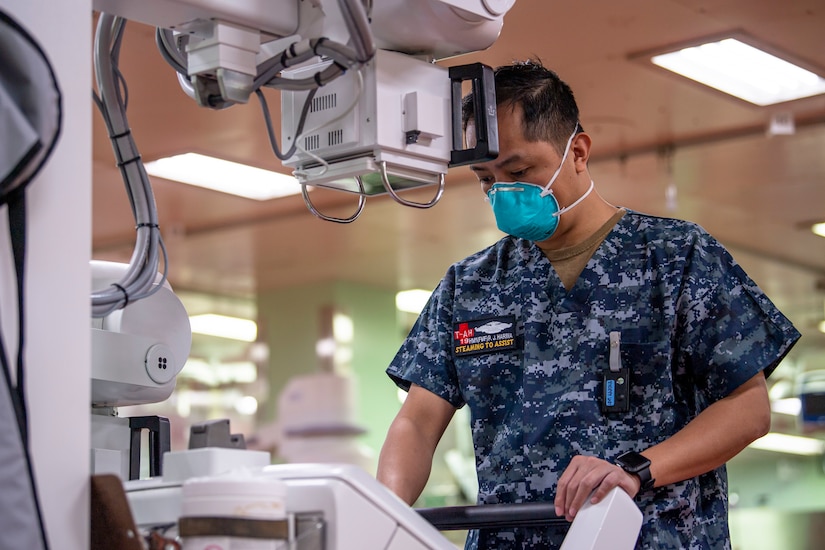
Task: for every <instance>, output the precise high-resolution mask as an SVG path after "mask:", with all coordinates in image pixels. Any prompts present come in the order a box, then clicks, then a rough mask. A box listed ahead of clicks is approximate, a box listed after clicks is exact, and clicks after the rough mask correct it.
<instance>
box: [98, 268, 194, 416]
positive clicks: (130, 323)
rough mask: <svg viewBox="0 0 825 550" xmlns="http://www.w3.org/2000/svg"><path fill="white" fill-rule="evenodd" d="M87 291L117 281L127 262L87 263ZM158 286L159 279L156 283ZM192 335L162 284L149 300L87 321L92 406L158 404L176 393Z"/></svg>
mask: <svg viewBox="0 0 825 550" xmlns="http://www.w3.org/2000/svg"><path fill="white" fill-rule="evenodd" d="M91 267H92V285H93V286H92V288H104V287H106V286H108V285H110V284H114V283H117V282H118V281H120V280H121V279H122V277H123V275H124V274H125V273H126V270H127V268H128V265H127V264H120V263H115V262H101V261H92V263H91ZM160 282H161V276H160V275H158V276H157V279H156V283H155V287H157V286H158V285H159V284H161V283H160ZM191 344H192V332H191V330H190V328H189V316H188V315H187V313H186V309H185V308H184V307H183V304H182V303H181V301H180V299H179V298H178V297H177V296H175V293H174V292H172V287H171V286H170V285H169V283H167V282H164V283H163V284H162V286H161V287H160V288H158V289H157V291H156V292H155V293H154V294H152V295H151V296H149V297H147V298H144V299H141V300H138V301H136V302H134V303H131V304H129V305H128V306H126V307H125V308H123V309H119V310H117V311H114V312H113V313H110V314H109V315H107V316H106V317H103V318H93V319H92V405H93V406H96V407H122V406H126V405H139V404H143V403H158V402H160V401H163V400H165V399H167V398H168V397H169V396H170V395H171V394H172V391H173V390H174V389H175V377H176V376H177V375H178V373H179V372H180V370H181V369H182V368H183V365H184V363H185V362H186V359H187V358H188V357H189V349H190V346H191Z"/></svg>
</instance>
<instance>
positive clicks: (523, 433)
mask: <svg viewBox="0 0 825 550" xmlns="http://www.w3.org/2000/svg"><path fill="white" fill-rule="evenodd" d="M613 331H617V332H619V333H620V339H621V343H620V350H621V353H620V357H621V363H622V366H623V367H627V368H628V369H629V371H630V402H629V410H628V412H614V413H603V412H602V410H601V408H600V403H601V400H602V385H603V376H604V371H605V370H607V369H609V359H608V357H609V334H610V333H611V332H613ZM799 336H800V335H799V333H798V332H797V331H796V329H795V328H794V327H793V325H792V324H791V323H790V322H789V321H788V320H787V319H786V318H785V317H784V316H783V315H782V314H781V313H780V312H779V311H778V310H777V309H776V307H775V306H774V305H773V304H772V303H771V302H770V300H769V299H768V298H767V297H766V296H765V294H764V293H763V292H762V291H761V290H760V289H759V288H758V287H757V285H756V284H755V283H754V282H753V281H752V280H751V279H750V278H749V277H748V276H747V275H746V274H745V272H744V271H743V270H742V269H741V268H740V267H739V266H738V264H736V262H735V261H734V260H733V258H732V257H731V256H730V254H729V253H728V252H727V251H726V250H725V249H724V248H723V247H722V246H721V245H720V244H719V243H718V242H717V241H716V240H715V239H713V238H712V237H711V236H710V235H709V234H708V233H706V232H705V231H704V230H703V229H702V228H701V227H699V226H697V225H696V224H693V223H690V222H685V221H680V220H673V219H666V218H659V217H654V216H649V215H644V214H640V213H638V212H634V211H631V210H628V211H627V213H626V214H625V215H624V217H623V218H622V219H621V220H620V221H619V222H618V224H617V225H616V226H615V227H614V228H613V230H612V231H611V233H610V234H609V235H608V236H607V237H606V238H605V240H604V241H603V242H602V243H601V245H600V246H599V248H598V249H597V250H596V252H595V253H594V255H593V257H591V258H590V260H589V261H588V263H587V265H586V266H585V268H584V270H583V272H582V273H581V275H580V276H579V278H578V280H577V281H576V283H575V285H574V286H573V287H572V289H571V290H570V291H569V292H568V291H567V290H565V288H564V286H563V285H562V282H561V280H560V279H559V277H558V275H557V274H556V272H555V271H554V269H553V267H552V266H551V264H550V262H549V260H548V259H547V258H546V257H545V255H544V254H543V252H542V251H541V250H540V249H539V248H538V247H537V246H536V245H535V244H534V243H532V242H530V241H526V240H523V239H518V238H514V237H509V236H508V237H505V238H503V239H501V240H500V241H499V242H497V243H496V244H494V245H493V246H491V247H489V248H487V249H485V250H483V251H481V252H478V253H476V254H474V255H472V256H470V257H469V258H467V259H465V260H463V261H461V262H458V263H456V264H454V265H452V266H451V267H450V269H449V270H448V272H447V274H446V275H445V277H444V278H443V279H442V281H441V282H440V283H439V285H438V287H437V288H436V290H435V292H434V293H433V295H432V297H431V299H430V302H429V304H428V305H427V306H426V307H425V309H424V311H423V312H422V313H421V315H420V317H419V318H418V320H417V322H416V324H415V325H414V326H413V328H412V330H411V332H410V335H409V336H408V338H407V339H406V341H405V342H404V344H403V346H402V347H401V349H400V350H399V352H398V354H397V355H396V357H395V358H394V360H393V362H392V364H391V365H390V367H389V368H388V369H387V373H388V374H389V376H390V377H391V378H392V379H393V380H394V381H395V382H396V383H397V384H398V385H399V386H400V387H402V388H404V389H408V388H409V386H410V383H415V384H417V385H420V386H422V387H423V388H425V389H427V390H429V391H431V392H433V393H435V394H436V395H438V396H440V397H442V398H443V399H445V400H447V401H448V402H450V403H451V404H452V405H453V406H455V407H457V408H458V407H461V406H463V405H465V404H466V405H468V406H469V407H470V411H471V423H472V426H471V428H472V434H473V442H474V446H475V455H476V467H477V472H478V482H479V495H478V503H479V504H492V503H515V502H534V501H545V502H552V501H553V498H554V496H555V490H556V483H557V481H558V478H559V476H560V475H561V473H562V472H563V471H564V469H565V468H566V467H567V465H568V463H569V462H570V460H571V458H572V457H573V456H574V455H577V454H583V455H595V456H598V457H600V458H603V459H606V460H610V461H612V460H613V459H615V458H616V457H617V456H618V455H620V454H622V453H623V452H625V451H630V450H636V451H643V450H644V449H646V448H648V447H650V446H651V445H655V444H656V443H659V442H660V441H662V440H664V439H667V438H668V437H670V436H671V435H673V434H674V433H676V432H677V431H679V430H680V429H681V428H683V427H684V426H685V425H686V424H687V423H688V422H690V420H692V419H693V418H695V417H696V415H698V414H699V413H700V412H701V411H702V410H703V409H705V408H706V407H708V406H709V405H710V404H712V403H713V402H715V401H717V400H719V399H721V398H723V397H725V396H727V395H728V394H730V393H731V392H732V391H733V390H734V389H736V388H737V387H738V386H740V385H741V384H742V383H744V382H745V381H747V380H748V379H750V378H751V377H753V376H754V375H755V374H757V373H758V372H760V371H764V373H765V375H766V376H767V375H769V374H770V373H771V372H772V371H773V369H774V368H775V367H776V366H777V364H778V363H779V361H780V360H781V359H782V357H784V356H785V354H786V353H787V352H788V351H789V350H790V348H791V347H792V346H793V344H794V343H795V342H796V341H797V340H798V338H799ZM636 502H637V503H638V505H639V507H640V508H641V510H642V512H643V513H644V523H643V526H642V530H641V533H640V537H639V542H638V544H637V548H649V549H655V550H668V549H673V550H684V549H720V548H730V542H729V534H728V522H727V504H728V502H727V476H726V471H725V468H724V466H723V467H720V468H718V469H716V470H714V471H711V472H708V473H706V474H704V475H701V476H698V477H696V478H693V479H688V480H686V481H683V482H680V483H676V484H673V485H669V486H665V487H660V488H657V489H654V490H652V491H648V492H646V493H644V494H640V495H639V496H637V498H636ZM563 536H564V533H563V530H561V529H560V528H558V527H536V528H518V529H501V530H491V529H483V530H480V531H472V532H470V534H469V535H468V538H467V548H495V549H507V548H514V549H519V550H520V549H526V548H542V549H546V548H554V547H558V546H559V545H560V544H561V541H562V540H563Z"/></svg>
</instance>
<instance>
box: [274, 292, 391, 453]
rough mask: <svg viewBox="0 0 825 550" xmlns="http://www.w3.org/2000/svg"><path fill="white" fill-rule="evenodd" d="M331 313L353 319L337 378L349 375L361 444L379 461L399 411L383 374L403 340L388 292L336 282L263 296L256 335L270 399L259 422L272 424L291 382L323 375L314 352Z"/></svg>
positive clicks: (337, 370) (320, 363)
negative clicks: (265, 360)
mask: <svg viewBox="0 0 825 550" xmlns="http://www.w3.org/2000/svg"><path fill="white" fill-rule="evenodd" d="M329 308H334V309H335V310H336V311H338V312H340V313H343V314H345V315H347V316H349V317H350V318H351V319H352V323H353V341H352V344H351V346H352V359H351V361H350V362H349V365H348V366H345V367H344V368H343V369H342V368H339V367H336V370H335V372H337V373H339V374H350V375H351V376H352V377H353V379H354V381H355V388H356V389H355V391H356V395H357V401H356V406H357V410H356V418H357V420H358V422H359V423H360V425H361V426H363V427H364V428H366V430H367V433H366V434H364V435H363V436H361V441H362V442H363V443H364V444H366V445H367V446H368V447H369V448H370V449H371V450H372V451H373V452H374V455H375V458H376V460H377V457H378V452H379V451H380V449H381V445H382V443H383V441H384V437H385V436H386V433H387V429H388V428H389V425H390V422H392V419H393V418H394V417H395V414H396V413H397V412H398V409H399V408H400V403H399V401H398V399H397V392H396V388H395V385H394V384H393V383H392V382H391V381H390V379H389V378H388V377H387V375H386V374H385V372H384V370H385V369H386V368H387V365H388V364H389V362H390V361H391V360H392V358H393V357H394V355H395V353H396V352H397V351H398V348H399V346H400V345H401V342H402V341H403V339H404V336H405V334H404V329H402V328H401V327H400V326H399V323H398V319H397V315H396V309H395V292H394V291H391V290H387V289H381V288H375V287H369V286H366V285H359V284H353V283H343V282H338V283H329V284H321V285H307V286H304V287H297V288H289V289H286V290H280V291H275V292H269V293H264V294H261V295H260V296H259V298H258V317H259V327H260V328H259V330H260V331H261V333H262V335H263V337H264V339H265V341H266V342H267V344H268V345H269V353H270V357H269V372H268V379H269V384H270V396H271V398H270V399H269V400H267V402H266V404H265V406H264V407H262V408H261V409H262V410H261V413H260V416H259V421H260V422H270V421H272V420H275V417H276V412H277V396H278V394H279V393H280V392H281V390H282V389H283V388H284V386H285V385H286V383H287V381H288V380H289V379H290V378H292V377H293V376H295V375H299V374H307V373H314V372H319V371H320V370H322V369H323V366H324V363H323V361H322V360H320V359H319V358H318V356H317V355H316V347H315V346H316V343H317V341H318V339H319V337H320V336H321V334H322V332H323V328H322V318H323V315H324V311H325V310H327V309H329ZM346 371H348V372H346Z"/></svg>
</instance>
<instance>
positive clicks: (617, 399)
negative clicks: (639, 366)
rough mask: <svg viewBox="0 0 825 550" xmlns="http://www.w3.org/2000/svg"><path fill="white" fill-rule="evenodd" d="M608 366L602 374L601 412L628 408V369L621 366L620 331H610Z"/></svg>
mask: <svg viewBox="0 0 825 550" xmlns="http://www.w3.org/2000/svg"><path fill="white" fill-rule="evenodd" d="M608 364H609V368H608V369H607V370H605V371H604V374H603V375H602V413H603V414H609V413H623V412H627V411H629V410H630V369H627V368H623V367H622V357H621V333H620V332H611V333H610V355H609V358H608Z"/></svg>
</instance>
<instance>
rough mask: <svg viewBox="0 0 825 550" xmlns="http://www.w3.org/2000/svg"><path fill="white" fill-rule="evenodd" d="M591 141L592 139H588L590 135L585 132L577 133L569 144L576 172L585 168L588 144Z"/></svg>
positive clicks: (588, 157) (587, 158)
mask: <svg viewBox="0 0 825 550" xmlns="http://www.w3.org/2000/svg"><path fill="white" fill-rule="evenodd" d="M592 143H593V140H591V139H590V135H589V134H587V133H585V132H581V133H578V134H576V137H574V138H573V143H571V144H570V152H571V153H572V154H573V163H574V164H575V166H576V172H583V171H585V170H587V161H588V160H590V146H591V144H592Z"/></svg>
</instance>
